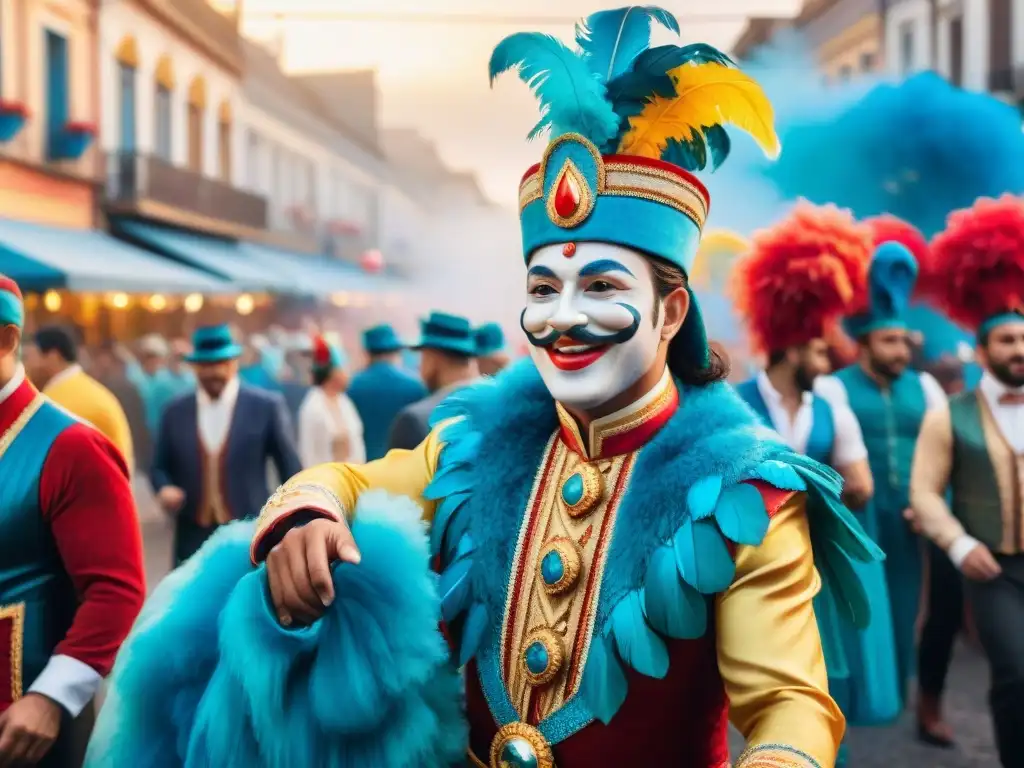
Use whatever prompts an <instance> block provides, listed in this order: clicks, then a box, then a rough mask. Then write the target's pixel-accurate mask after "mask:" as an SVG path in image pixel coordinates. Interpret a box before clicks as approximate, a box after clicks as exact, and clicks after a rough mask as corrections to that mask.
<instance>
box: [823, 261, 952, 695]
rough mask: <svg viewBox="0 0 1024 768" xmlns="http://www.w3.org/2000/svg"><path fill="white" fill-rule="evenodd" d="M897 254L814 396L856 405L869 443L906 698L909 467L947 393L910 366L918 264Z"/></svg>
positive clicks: (872, 287)
mask: <svg viewBox="0 0 1024 768" xmlns="http://www.w3.org/2000/svg"><path fill="white" fill-rule="evenodd" d="M892 253H894V252H893V251H890V250H889V249H884V250H883V249H882V248H878V249H876V251H875V256H874V258H873V259H872V262H871V267H870V272H869V280H868V285H867V288H866V290H864V291H862V292H861V293H860V295H858V296H856V297H854V299H853V305H854V307H855V309H854V310H853V311H851V313H850V314H848V316H847V317H846V318H845V320H844V327H845V330H846V332H847V333H848V334H849V335H850V336H851V337H852V338H853V339H855V340H856V341H857V344H858V360H857V363H856V364H854V365H851V366H848V367H847V368H843V369H842V370H840V371H839V372H838V373H836V374H835V375H833V376H822V377H819V378H818V380H817V381H816V382H815V393H816V394H818V395H819V396H821V397H823V398H825V399H826V400H827V401H828V402H829V404H830V405H831V406H832V407H833V408H842V407H849V408H851V409H852V410H853V413H854V414H855V415H856V417H857V421H858V423H859V424H860V427H861V432H862V433H863V435H864V442H865V444H866V445H867V449H868V461H869V463H870V465H871V474H872V476H873V478H874V488H875V493H874V497H873V499H872V501H871V505H870V507H869V509H868V511H867V516H866V522H865V527H866V528H867V530H868V532H869V533H870V534H871V535H872V537H873V538H875V541H876V542H877V543H878V545H879V546H880V547H881V548H882V551H883V552H884V553H885V572H886V581H887V583H888V587H889V599H890V602H891V607H892V624H893V630H894V632H895V644H896V662H897V667H898V678H897V683H898V690H899V693H900V696H901V697H905V696H906V694H907V681H908V680H909V679H910V678H911V677H913V672H914V668H915V661H916V651H915V634H916V624H917V618H918V615H919V610H920V597H921V585H922V581H921V578H922V567H923V563H922V558H921V551H922V548H921V541H920V539H919V538H918V536H917V534H916V533H915V532H914V530H913V528H912V526H911V525H910V522H909V487H910V466H911V461H912V460H913V455H914V443H915V442H916V440H917V436H918V433H919V432H920V430H921V421H922V420H923V419H924V415H925V412H926V411H928V410H930V409H932V408H938V407H942V406H943V405H944V404H945V402H946V395H945V393H944V392H943V390H942V387H941V386H939V383H938V382H937V381H935V379H934V378H933V377H932V376H931V375H930V374H927V373H924V372H918V371H914V370H911V369H909V364H910V341H909V331H908V329H907V325H906V311H907V307H908V305H909V303H910V297H911V295H912V293H913V288H914V283H915V281H916V279H917V272H918V266H917V262H916V261H915V260H914V259H913V256H912V255H910V250H909V249H908V248H906V247H905V246H904V248H903V249H902V253H903V255H904V256H908V258H907V259H900V258H890V254H892Z"/></svg>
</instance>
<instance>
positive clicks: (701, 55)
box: [608, 43, 734, 109]
mask: <svg viewBox="0 0 1024 768" xmlns="http://www.w3.org/2000/svg"><path fill="white" fill-rule="evenodd" d="M709 62H714V63H716V64H723V65H725V66H734V64H733V61H732V59H730V58H729V57H728V56H726V55H725V54H724V53H722V52H721V51H720V50H718V49H717V48H715V47H713V46H710V45H707V44H705V43H694V44H692V45H683V46H678V45H659V46H656V47H654V48H651V49H649V50H646V51H644V52H643V53H641V54H640V55H639V56H637V57H636V61H635V62H634V63H633V67H632V68H631V69H630V70H629V71H627V72H623V73H622V74H621V75H619V76H618V77H616V78H615V79H614V80H609V82H608V98H609V99H610V100H611V102H612V103H613V104H614V105H615V106H616V109H617V108H618V104H619V102H620V101H631V100H639V101H640V102H641V103H646V102H647V100H648V99H651V98H652V97H654V96H661V97H663V98H666V99H669V98H672V97H673V96H675V95H676V86H675V83H674V82H672V78H671V77H670V76H669V74H668V73H669V71H670V70H673V69H675V68H676V67H681V66H683V65H684V64H690V63H693V64H707V63H709Z"/></svg>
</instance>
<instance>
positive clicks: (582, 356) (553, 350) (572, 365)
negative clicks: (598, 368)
mask: <svg viewBox="0 0 1024 768" xmlns="http://www.w3.org/2000/svg"><path fill="white" fill-rule="evenodd" d="M610 346H611V345H609V344H604V345H602V346H599V347H588V348H587V349H586V350H584V351H581V352H567V351H565V350H566V349H567V347H562V348H559V347H558V345H557V344H556V345H555V346H551V347H548V348H547V349H546V350H545V351H546V352H547V353H548V357H550V358H551V362H552V363H554V365H555V367H556V368H558V369H559V370H560V371H582V370H583V369H584V368H586V367H587V366H588V365H593V364H594V363H596V362H597V361H598V360H600V359H601V357H602V356H603V355H604V353H605V352H607V351H608V349H609V347H610ZM568 348H571V347H568Z"/></svg>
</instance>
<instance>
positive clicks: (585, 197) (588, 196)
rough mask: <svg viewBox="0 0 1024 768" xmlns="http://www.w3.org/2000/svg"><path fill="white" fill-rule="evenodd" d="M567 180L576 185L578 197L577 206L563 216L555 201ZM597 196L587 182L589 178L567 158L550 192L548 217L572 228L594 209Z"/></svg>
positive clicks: (584, 219) (561, 225)
mask: <svg viewBox="0 0 1024 768" xmlns="http://www.w3.org/2000/svg"><path fill="white" fill-rule="evenodd" d="M563 181H565V182H567V183H568V184H570V185H571V186H573V187H575V189H576V193H577V195H578V198H577V200H576V207H575V208H574V209H573V211H572V213H571V214H569V215H568V216H562V215H561V214H560V213H559V212H558V210H557V206H556V203H555V201H556V200H557V198H558V190H559V189H560V188H561V186H562V182H563ZM594 202H595V197H594V193H593V192H591V191H590V185H589V184H587V180H586V179H585V178H584V177H583V174H582V173H580V170H579V169H578V168H577V167H576V164H575V163H573V161H572V160H569V159H566V161H565V163H564V164H563V165H562V170H560V171H559V172H558V176H557V177H556V178H555V182H554V183H553V184H552V185H551V190H550V191H549V192H548V202H547V206H546V211H547V214H548V218H549V219H551V221H552V222H554V223H555V224H557V225H558V226H560V227H563V228H565V229H571V228H572V227H576V226H579V225H580V224H582V223H583V222H584V221H586V219H587V217H588V216H589V215H590V214H591V212H592V211H593V210H594Z"/></svg>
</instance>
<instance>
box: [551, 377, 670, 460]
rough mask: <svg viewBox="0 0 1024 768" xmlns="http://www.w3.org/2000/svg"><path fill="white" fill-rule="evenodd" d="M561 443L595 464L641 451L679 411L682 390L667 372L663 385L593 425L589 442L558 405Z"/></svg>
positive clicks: (574, 422) (662, 380) (566, 412)
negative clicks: (602, 460) (611, 457)
mask: <svg viewBox="0 0 1024 768" xmlns="http://www.w3.org/2000/svg"><path fill="white" fill-rule="evenodd" d="M555 405H556V409H557V411H558V422H559V430H560V433H561V437H562V441H563V442H564V443H565V444H566V445H567V446H568V447H569V448H570V449H571V450H573V451H575V452H576V453H578V454H579V455H580V456H582V457H584V458H585V459H588V460H590V461H593V460H595V459H606V458H608V457H609V456H621V455H622V454H625V453H632V452H633V451H636V450H639V449H640V448H641V447H643V445H644V444H645V443H647V442H648V441H649V440H650V439H651V438H653V437H654V435H655V434H656V433H657V432H658V430H660V429H661V428H662V427H663V426H665V423H666V422H668V420H669V419H670V418H672V415H673V414H674V413H675V412H676V410H677V409H678V408H679V390H678V389H676V385H675V382H674V381H672V375H671V374H670V373H669V372H668V370H667V369H666V371H665V374H664V376H662V378H661V381H659V382H658V384H657V386H655V387H654V389H652V390H651V391H650V392H648V393H647V394H646V395H644V396H643V397H641V398H640V399H639V400H637V401H636V402H635V403H633V404H632V405H628V406H626V407H625V408H623V409H621V410H619V411H616V412H615V413H613V414H611V415H609V416H604V417H602V418H600V419H596V420H595V421H593V422H591V424H590V429H589V430H588V432H589V436H588V437H589V440H584V439H583V436H582V435H581V434H580V430H579V427H578V426H577V424H576V420H575V419H574V418H573V417H572V416H571V415H569V412H568V411H566V410H565V408H563V407H562V405H561V403H556V404H555Z"/></svg>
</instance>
